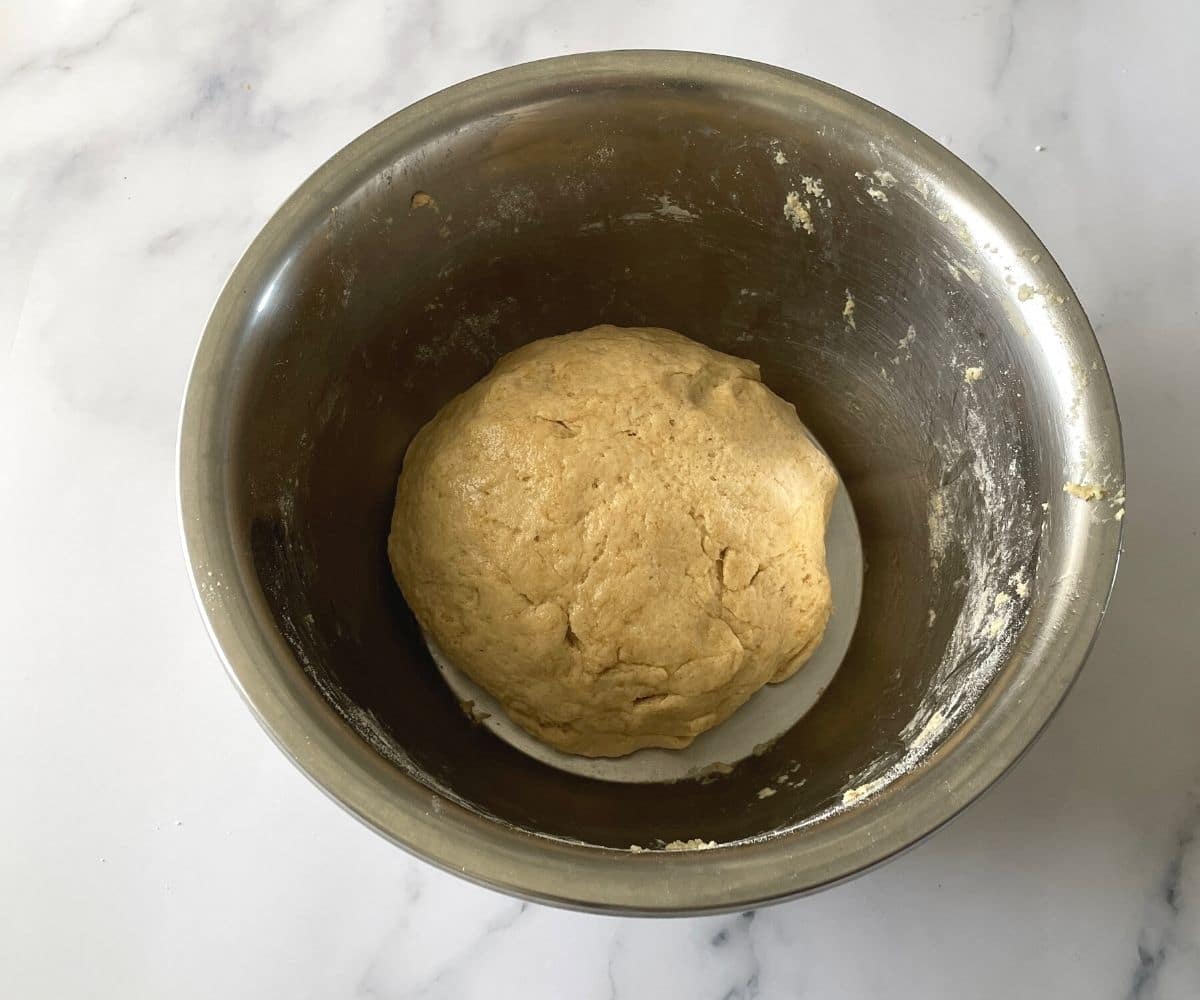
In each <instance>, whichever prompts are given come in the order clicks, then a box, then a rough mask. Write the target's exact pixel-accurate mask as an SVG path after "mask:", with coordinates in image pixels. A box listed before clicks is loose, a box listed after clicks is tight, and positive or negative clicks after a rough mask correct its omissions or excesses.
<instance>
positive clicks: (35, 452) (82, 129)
mask: <svg viewBox="0 0 1200 1000" xmlns="http://www.w3.org/2000/svg"><path fill="white" fill-rule="evenodd" d="M1197 37H1200V9H1198V8H1196V7H1195V6H1194V5H1185V4H1177V3H1172V2H1169V0H1159V2H1156V3H1155V2H1151V3H1147V4H1142V5H1134V4H1130V3H1126V2H1124V0H1102V2H1091V3H1085V2H1082V0H1079V2H1075V3H1071V2H1066V0H1064V2H1040V3H1018V2H1016V0H997V2H968V0H915V2H912V3H906V4H893V3H888V2H886V0H866V2H864V0H839V2H836V3H825V4H819V5H818V4H800V3H788V2H785V0H776V2H767V3H738V4H735V3H732V2H729V0H726V2H722V3H718V2H715V0H702V2H692V3H684V2H662V3H658V4H649V3H644V2H635V0H609V2H607V3H603V4H582V3H570V2H565V0H558V2H556V0H548V2H547V0H509V2H506V3H504V4H494V5H493V4H489V3H484V2H470V3H452V2H417V0H393V2H358V3H350V2H347V3H335V2H332V0H320V2H315V0H309V2H302V3H270V2H263V0H237V2H234V0H211V2H205V3H200V2H194V3H184V2H177V3H166V2H158V3H156V2H153V0H53V2H52V0H15V5H14V0H9V2H7V3H5V4H3V5H2V6H0V125H2V135H3V139H0V664H2V673H0V795H2V799H0V801H2V802H3V807H2V812H3V816H4V819H3V821H2V822H0V995H3V996H5V997H13V998H17V997H20V998H27V997H53V998H64V997H79V996H89V997H120V998H141V997H166V996H171V997H203V998H209V997H255V998H261V997H287V998H289V1000H293V998H303V997H314V998H315V997H363V998H368V997H369V998H400V997H412V998H416V997H420V998H450V1000H458V998H469V997H487V998H505V997H513V998H516V997H521V998H522V1000H536V998H555V1000H559V998H572V1000H590V998H609V997H612V998H618V1000H627V998H628V1000H634V998H641V997H654V998H659V997H686V998H689V1000H691V998H712V1000H722V998H749V997H755V996H757V997H763V998H777V997H835V996H846V997H914V998H915V997H920V998H922V1000H933V998H939V997H966V996H969V997H979V998H997V1000H1010V998H1012V997H1028V996H1046V997H1056V998H1074V997H1080V998H1088V1000H1092V998H1110V997H1111V998H1114V1000H1115V998H1128V997H1138V998H1147V1000H1149V998H1156V1000H1191V998H1194V997H1196V996H1198V995H1200V843H1198V841H1197V837H1198V830H1197V828H1198V826H1200V791H1198V784H1197V781H1198V779H1200V721H1198V720H1200V669H1198V668H1200V663H1198V659H1200V658H1198V656H1197V653H1196V646H1195V640H1194V635H1195V629H1196V624H1195V622H1196V609H1197V608H1198V607H1200V592H1198V587H1197V577H1198V575H1200V541H1198V537H1197V531H1198V530H1200V526H1198V518H1197V500H1196V496H1197V495H1198V494H1197V491H1200V475H1198V472H1197V468H1198V465H1197V461H1196V454H1197V451H1198V448H1197V427H1198V426H1200V403H1198V399H1200V393H1198V392H1197V390H1196V387H1195V384H1194V380H1195V378H1196V376H1197V374H1198V373H1200V281H1198V280H1197V275H1198V274H1200V240H1198V239H1197V222H1198V221H1200V184H1197V182H1196V176H1195V175H1196V164H1197V163H1200V129H1198V128H1197V122H1198V119H1197V111H1196V106H1195V103H1194V101H1195V95H1196V93H1197V92H1200V73H1198V71H1197V70H1196V68H1195V55H1196V51H1197V48H1196V39H1197ZM626 46H657V47H674V48H694V49H707V50H714V51H721V52H729V53H734V54H739V55H745V56H750V57H754V58H758V59H762V60H766V61H769V62H774V63H778V64H781V65H783V66H788V67H792V68H795V69H799V70H803V71H805V72H808V73H811V74H813V75H815V76H819V77H822V78H825V79H827V80H830V81H832V82H835V83H838V84H840V85H842V86H844V87H847V88H849V89H851V90H854V91H856V92H858V93H860V94H863V95H864V96H867V97H869V98H872V99H874V100H876V101H878V102H879V103H882V104H883V105H885V106H887V107H889V108H891V109H892V110H894V111H896V112H898V113H900V114H901V115H903V116H905V117H906V118H908V119H909V120H910V121H912V122H914V123H915V124H917V125H918V126H920V127H922V128H923V129H925V130H926V131H928V132H930V133H931V134H933V135H934V136H937V137H939V138H942V139H943V141H945V142H947V143H948V144H949V145H950V146H951V148H952V149H954V150H955V151H956V152H957V153H959V155H961V156H962V157H964V158H965V159H966V160H967V161H968V162H969V163H971V164H972V165H973V166H975V167H976V168H977V169H978V170H980V171H981V172H982V173H983V174H984V175H985V176H986V177H987V178H988V179H989V180H991V181H992V183H993V184H995V185H996V186H997V187H998V188H999V189H1000V191H1001V192H1003V193H1004V194H1005V195H1006V196H1007V197H1008V198H1009V199H1010V200H1011V201H1012V202H1013V204H1014V205H1016V207H1017V208H1018V210H1020V211H1021V212H1022V213H1023V214H1024V215H1025V217H1026V218H1027V219H1028V220H1029V221H1030V222H1031V223H1032V225H1033V226H1034V228H1035V229H1036V230H1037V231H1038V232H1039V233H1040V234H1041V236H1042V237H1043V239H1044V240H1045V241H1046V243H1047V244H1048V245H1049V246H1050V247H1051V248H1052V249H1053V251H1054V253H1055V254H1056V256H1057V257H1058V259H1059V261H1060V262H1061V263H1062V265H1063V267H1064V268H1065V270H1066V271H1067V274H1068V275H1069V276H1070V278H1071V280H1072V282H1073V283H1074V285H1075V288H1076V290H1077V291H1078V293H1079V296H1080V298H1081V299H1082V301H1083V303H1084V305H1085V307H1086V308H1087V309H1088V310H1089V312H1090V315H1091V316H1092V318H1093V320H1094V322H1095V324H1096V327H1097V331H1098V334H1099V337H1100V340H1101V342H1102V345H1103V348H1104V351H1105V354H1106V356H1107V358H1108V360H1109V363H1110V365H1111V368H1112V372H1113V377H1114V380H1115V383H1116V388H1117V392H1118V398H1119V400H1120V403H1121V408H1122V414H1123V417H1124V421H1125V428H1126V435H1127V437H1126V447H1127V451H1128V491H1129V520H1128V533H1127V536H1126V537H1127V552H1126V556H1125V559H1124V563H1123V566H1122V572H1121V578H1120V581H1119V584H1118V588H1117V593H1116V596H1115V598H1114V601H1113V605H1112V609H1111V612H1110V616H1109V618H1108V620H1107V622H1106V624H1105V628H1104V631H1103V634H1102V636H1101V639H1100V641H1099V644H1098V645H1097V647H1096V650H1095V653H1094V655H1093V656H1092V658H1091V661H1090V663H1089V665H1088V667H1087V668H1086V670H1085V671H1084V673H1083V676H1082V678H1081V680H1080V681H1079V684H1078V685H1077V687H1076V688H1075V690H1074V691H1073V693H1072V694H1071V696H1070V698H1069V699H1068V701H1067V703H1066V705H1065V707H1064V708H1063V710H1062V711H1061V713H1060V714H1059V715H1058V717H1057V718H1056V719H1055V721H1054V723H1053V725H1052V726H1051V728H1050V730H1049V732H1048V733H1047V734H1046V736H1045V737H1044V738H1043V739H1042V740H1041V741H1040V742H1039V743H1038V745H1037V746H1036V747H1035V748H1034V749H1033V750H1032V751H1031V752H1030V753H1029V754H1028V755H1027V756H1026V757H1025V759H1024V760H1023V761H1022V762H1021V764H1020V765H1019V766H1018V767H1017V768H1016V769H1015V771H1014V772H1013V773H1012V774H1011V775H1010V776H1009V777H1008V778H1007V779H1006V780H1004V781H1003V782H1002V783H1001V785H1000V786H999V787H998V788H996V789H995V790H994V791H993V792H991V793H990V794H989V795H988V796H986V797H985V799H984V800H983V801H982V802H980V803H978V804H977V805H976V806H975V807H974V808H972V809H970V810H969V811H968V812H967V813H966V814H965V815H964V816H963V817H962V818H960V819H959V820H957V821H956V822H955V823H953V824H952V825H951V826H950V827H949V828H947V829H945V830H944V831H942V832H941V833H939V834H937V835H936V836H934V837H933V838H931V839H930V840H928V841H927V842H926V843H925V844H923V845H922V846H920V847H918V848H917V849H916V850H914V851H912V852H911V853H909V854H908V855H906V856H905V857H903V858H901V859H900V860H898V861H896V862H894V863H892V864H890V865H888V866H885V867H884V868H882V869H880V870H878V871H876V872H874V873H872V874H870V875H868V876H866V877H864V878H862V879H860V880H859V881H857V882H854V883H853V884H850V885H847V886H844V887H841V888H838V889H835V890H833V891H830V892H826V893H824V894H821V895H819V896H816V897H813V898H810V899H806V900H801V901H797V902H794V903H791V904H787V905H783V906H778V907H774V908H769V909H764V910H761V911H759V912H757V913H754V914H746V915H743V916H733V917H719V918H718V917H714V918H705V919H694V920H674V921H641V920H619V919H609V918H601V917H592V916H584V915H578V914H571V913H563V912H558V911H555V910H551V909H546V908H542V907H539V906H533V905H525V904H521V903H518V902H514V901H513V900H510V899H507V898H505V897H502V896H499V895H496V894H493V893H491V892H488V891H485V890H482V889H478V888H474V887H472V886H469V885H466V884H464V883H462V882H459V881H457V880H456V879H454V878H451V877H449V876H447V875H443V874H441V873H439V872H437V871H434V870H433V869H431V868H429V867H427V866H426V865H424V864H422V863H420V862H417V861H415V860H412V859H410V858H409V857H407V856H406V855H404V854H403V853H401V852H400V851H398V850H396V849H394V848H392V847H390V846H388V845H387V844H385V843H384V842H383V841H382V840H381V839H379V838H377V837H376V836H375V835H374V834H372V833H370V832H368V831H367V830H366V829H365V828H363V827H361V826H359V825H358V824H357V823H356V822H354V821H353V820H352V819H350V818H349V817H348V816H346V815H345V814H344V813H342V812H341V811H340V810H339V809H338V808H337V807H336V806H335V805H333V804H332V803H331V802H330V801H328V800H327V799H326V798H325V797H324V796H322V795H321V794H320V793H319V792H317V791H316V790H315V789H314V788H313V787H311V786H310V785H309V784H308V782H307V781H306V780H305V779H304V778H303V777H301V776H300V774H299V773H298V772H296V771H295V770H294V769H293V768H292V767H291V765H290V764H288V763H287V762H286V761H285V759H284V758H283V756H282V755H281V754H280V753H279V752H278V751H277V750H276V749H275V748H274V747H273V746H272V745H271V744H270V742H269V741H268V739H267V738H266V736H265V735H264V734H263V733H262V732H261V731H260V730H259V728H258V726H257V724H256V723H255V722H254V721H253V720H252V718H251V716H250V714H249V713H248V712H247V711H246V710H245V708H244V707H243V706H242V704H241V702H240V701H239V699H238V698H237V696H236V695H235V693H234V691H233V688H232V687H231V685H230V684H229V683H228V681H227V680H226V679H225V677H224V675H223V673H222V671H221V669H220V667H219V665H218V662H217V659H216V657H215V655H214V654H213V652H212V651H211V650H210V648H209V646H208V642H207V640H206V638H205V635H204V631H203V629H202V627H201V624H200V619H199V617H198V614H197V612H196V609H195V608H194V607H193V604H192V598H191V595H190V593H189V590H188V585H187V581H186V578H185V571H184V565H183V559H182V556H181V553H180V545H179V543H178V541H177V538H176V523H175V496H174V482H173V461H174V434H175V422H176V413H177V409H178V405H179V401H180V396H181V393H182V390H183V385H184V379H185V376H186V373H187V366H188V363H189V360H190V358H191V355H192V351H193V349H194V347H195V342H196V340H197V337H198V335H199V332H200V329H201V326H202V323H203V321H204V319H205V317H206V314H207V310H208V307H209V305H210V303H211V302H212V300H213V298H214V296H215V294H216V292H217V290H218V288H219V286H220V284H221V282H222V280H223V279H224V276H225V274H226V273H227V270H228V269H229V267H230V266H231V265H232V263H233V262H234V261H235V260H236V258H237V257H238V255H239V254H240V253H241V251H242V249H243V247H244V246H245V244H246V243H247V242H248V240H249V239H250V238H251V236H252V235H253V234H254V232H255V231H256V230H257V229H258V227H259V226H260V225H261V224H262V223H263V222H264V221H265V219H266V218H267V216H268V215H269V213H270V212H271V211H272V210H273V208H274V207H275V206H276V204H277V203H278V202H279V201H280V200H281V199H282V198H283V197H284V196H285V195H286V194H287V193H288V192H289V191H290V190H291V189H292V188H293V187H295V185H297V184H298V183H299V182H300V181H301V180H302V179H303V178H304V176H305V175H307V174H308V173H309V172H310V171H311V170H312V169H313V168H314V167H315V166H316V165H317V164H318V163H320V162H321V161H322V160H323V159H325V158H326V157H327V156H328V155H330V154H331V153H333V152H334V151H335V150H336V149H337V148H338V147H340V146H341V145H342V144H344V143H345V142H347V141H349V140H350V139H352V138H353V137H354V136H355V135H357V134H358V133H359V132H361V131H362V130H364V129H365V128H366V127H368V126H369V125H371V124H372V123H374V122H375V121H377V120H378V119H380V118H382V117H384V116H385V115H387V114H388V113H390V112H391V111H393V110H395V109H397V108H400V107H402V106H404V105H406V104H408V103H409V102H411V101H413V100H415V99H416V98H419V97H421V96H423V95H425V94H427V93H429V92H431V91H433V90H435V89H437V88H440V87H442V86H444V85H446V84H449V83H452V82H454V81H457V80H459V79H461V78H464V77H467V76H471V75H474V74H477V73H480V72H484V71H486V70H490V69H493V68H496V67H499V66H502V65H505V64H508V63H512V62H518V61H522V60H526V59H532V58H536V57H540V56H546V55H552V54H556V53H562V52H569V51H579V50H585V49H595V48H614V47H626ZM1040 147H1044V149H1042V150H1041V151H1038V150H1039V149H1040Z"/></svg>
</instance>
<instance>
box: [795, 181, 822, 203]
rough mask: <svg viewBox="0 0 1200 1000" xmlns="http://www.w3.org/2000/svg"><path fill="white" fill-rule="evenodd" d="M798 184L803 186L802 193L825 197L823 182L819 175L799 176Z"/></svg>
mask: <svg viewBox="0 0 1200 1000" xmlns="http://www.w3.org/2000/svg"><path fill="white" fill-rule="evenodd" d="M800 186H801V187H802V188H804V193H805V194H809V195H812V197H814V198H823V197H825V183H824V182H823V181H822V180H821V178H820V177H801V178H800Z"/></svg>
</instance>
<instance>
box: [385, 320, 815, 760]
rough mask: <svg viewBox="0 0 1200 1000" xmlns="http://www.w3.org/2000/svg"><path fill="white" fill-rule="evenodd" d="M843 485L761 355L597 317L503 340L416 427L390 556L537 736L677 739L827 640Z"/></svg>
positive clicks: (470, 669) (462, 655)
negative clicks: (496, 355) (475, 374)
mask: <svg viewBox="0 0 1200 1000" xmlns="http://www.w3.org/2000/svg"><path fill="white" fill-rule="evenodd" d="M836 485H837V476H836V474H835V472H834V470H833V467H832V465H831V464H830V462H829V460H828V459H827V458H826V457H825V456H824V454H822V452H821V451H820V450H819V449H818V448H817V447H816V446H815V445H813V444H812V442H811V441H810V440H809V438H808V436H807V435H806V434H805V431H804V428H803V426H802V425H801V423H800V421H799V419H798V418H797V416H796V412H795V410H794V409H793V407H792V406H791V405H789V404H788V403H785V402H784V401H783V400H781V399H780V398H779V397H778V396H776V395H775V394H774V393H772V392H771V391H770V390H769V389H767V388H766V386H764V385H763V384H762V382H761V381H760V380H759V372H758V366H757V365H755V364H753V363H752V362H750V361H745V360H742V359H740V358H734V357H731V356H729V355H726V354H720V353H718V352H716V351H713V350H710V349H709V348H707V347H704V346H702V345H701V344H697V343H695V342H694V341H692V340H689V339H688V338H686V337H683V336H681V335H680V334H677V333H672V332H670V331H668V330H659V329H622V328H618V327H613V326H598V327H593V328H591V329H589V330H584V331H582V332H579V333H570V334H567V335H565V336H561V337H550V338H547V339H545V340H538V341H534V342H533V343H530V344H527V345H525V346H524V347H522V348H520V349H519V350H516V351H514V352H513V353H511V354H509V355H507V356H506V357H504V358H502V359H501V360H500V361H499V362H498V363H497V364H496V367H495V368H494V369H493V370H492V371H491V373H490V374H489V375H487V377H486V378H484V379H482V380H481V381H480V382H478V383H476V384H475V385H473V386H472V387H471V388H470V389H468V390H467V391H466V392H464V393H463V394H462V395H460V396H458V397H457V398H455V399H454V400H452V401H451V402H450V403H448V404H447V405H446V406H445V407H443V409H442V410H441V411H440V412H439V413H438V415H437V416H436V417H435V418H434V419H433V420H431V421H430V422H429V423H428V424H426V425H425V427H423V428H422V429H421V430H420V432H419V433H418V434H417V436H416V438H415V439H414V440H413V442H412V444H411V446H410V447H409V449H408V453H407V455H406V456H405V459H404V469H403V471H402V473H401V475H400V481H399V485H398V487H397V491H396V506H395V511H394V513H393V515H392V526H391V534H390V535H389V537H388V555H389V557H390V559H391V564H392V570H393V572H394V573H395V576H396V580H397V582H398V583H399V585H400V588H401V590H402V591H403V592H404V596H405V598H406V599H407V601H408V603H409V606H410V607H411V608H412V610H413V612H414V613H415V614H416V617H417V620H418V622H419V623H420V625H421V627H422V629H424V631H425V633H426V635H427V636H429V637H430V638H431V639H432V640H433V642H435V643H436V644H437V646H438V647H440V649H441V650H442V652H443V653H444V654H445V655H446V657H447V658H448V659H449V660H450V661H451V662H452V663H454V664H455V665H456V666H458V667H459V668H460V669H462V670H463V671H465V672H466V673H467V674H468V675H469V676H470V677H471V678H472V679H473V680H474V681H475V682H476V683H477V684H479V685H480V686H481V687H483V688H485V689H486V690H487V691H489V692H490V693H491V694H492V695H493V696H494V697H495V698H496V699H497V700H498V701H499V702H500V703H501V704H502V705H503V706H504V709H505V711H506V712H507V713H508V715H509V716H510V717H511V718H512V719H513V721H515V722H516V723H517V724H518V725H520V726H521V727H522V728H524V729H526V730H528V731H529V732H530V733H532V734H533V735H534V736H536V737H538V738H539V739H541V740H542V741H544V742H545V743H548V744H550V745H551V746H553V747H556V748H558V749H560V750H564V751H567V752H569V753H576V754H584V755H587V756H592V757H601V756H603V757H608V756H619V755H622V754H626V753H630V752H632V751H634V750H638V749H640V748H642V747H668V748H680V747H685V746H687V745H688V744H689V743H691V742H692V740H693V739H695V737H696V736H697V735H699V734H700V733H702V732H704V731H705V730H706V729H710V728H711V727H713V726H715V725H717V724H718V723H720V722H721V721H723V720H724V719H726V718H728V717H729V716H730V715H731V714H732V713H733V712H734V711H735V710H736V709H737V708H738V707H740V706H741V705H742V704H744V703H745V701H746V700H747V699H748V698H749V697H750V696H751V695H752V694H754V692H755V691H757V690H758V689H759V688H761V687H762V686H763V685H764V684H767V683H769V682H773V681H781V680H784V679H786V678H787V677H790V676H791V675H792V674H793V673H795V671H796V670H797V669H799V667H800V666H801V664H803V662H804V661H805V660H806V659H807V658H808V656H809V655H810V654H811V653H812V651H813V649H814V648H815V647H816V645H817V644H818V643H819V642H820V640H821V636H822V633H823V632H824V630H825V624H826V622H827V621H828V619H829V613H830V610H831V602H830V588H829V578H828V576H827V574H826V568H825V524H826V521H827V520H828V517H829V510H830V506H831V504H832V501H833V494H834V490H835V488H836Z"/></svg>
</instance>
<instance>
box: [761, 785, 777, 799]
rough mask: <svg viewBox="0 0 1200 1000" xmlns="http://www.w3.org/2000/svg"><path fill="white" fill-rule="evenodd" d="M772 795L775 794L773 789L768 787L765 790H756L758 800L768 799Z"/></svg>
mask: <svg viewBox="0 0 1200 1000" xmlns="http://www.w3.org/2000/svg"><path fill="white" fill-rule="evenodd" d="M774 794H775V789H774V788H772V787H771V786H770V785H767V787H766V788H760V789H759V790H758V797H759V798H760V799H769V798H770V797H771V796H772V795H774Z"/></svg>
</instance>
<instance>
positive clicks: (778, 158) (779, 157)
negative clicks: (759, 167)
mask: <svg viewBox="0 0 1200 1000" xmlns="http://www.w3.org/2000/svg"><path fill="white" fill-rule="evenodd" d="M775 162H776V163H778V164H779V165H780V166H781V167H782V166H783V165H784V164H785V163H787V157H786V156H784V155H783V151H782V150H776V151H775Z"/></svg>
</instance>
